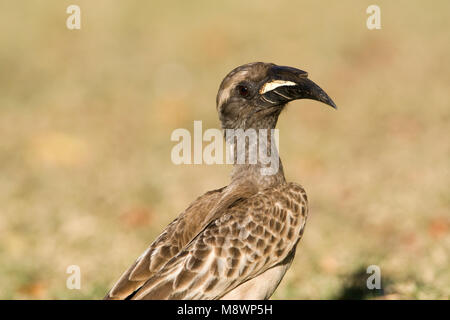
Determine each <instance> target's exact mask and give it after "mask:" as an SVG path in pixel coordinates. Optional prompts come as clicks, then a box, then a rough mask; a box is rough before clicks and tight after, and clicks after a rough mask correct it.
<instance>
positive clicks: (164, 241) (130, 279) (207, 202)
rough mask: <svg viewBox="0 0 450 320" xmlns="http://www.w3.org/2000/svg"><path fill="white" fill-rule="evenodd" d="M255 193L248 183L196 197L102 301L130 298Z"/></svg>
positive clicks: (255, 190) (251, 185)
mask: <svg viewBox="0 0 450 320" xmlns="http://www.w3.org/2000/svg"><path fill="white" fill-rule="evenodd" d="M256 192H257V189H256V188H255V186H254V185H253V184H251V183H242V184H238V185H233V184H231V185H229V186H227V187H224V188H221V189H217V190H213V191H209V192H207V193H205V194H204V195H202V196H201V197H199V198H197V199H196V200H195V201H194V202H193V203H192V204H191V205H190V206H189V207H188V208H187V209H186V210H185V211H184V212H183V213H181V214H180V215H179V216H178V218H176V219H175V220H174V221H172V222H171V223H170V224H169V225H168V226H167V227H166V228H165V230H164V231H163V232H162V233H161V235H160V236H159V237H158V238H157V239H156V240H155V241H154V242H153V243H152V244H151V245H150V246H149V247H148V248H147V250H146V251H145V252H144V253H143V254H142V255H141V256H140V257H139V258H138V259H137V260H136V261H135V262H134V264H133V265H132V266H131V267H130V268H128V270H127V271H125V272H124V273H123V274H122V276H121V277H120V279H119V280H118V281H117V282H116V284H115V285H114V286H113V287H112V289H111V290H110V291H109V292H108V293H107V294H106V296H105V299H127V298H130V297H131V296H133V295H134V293H135V291H137V290H138V289H139V288H140V287H141V286H142V285H143V284H144V283H145V282H146V281H147V280H148V279H149V278H151V277H152V276H153V275H154V274H155V273H156V272H157V271H159V270H160V269H161V268H162V267H163V266H164V265H165V264H166V263H167V262H168V261H169V260H170V259H171V258H173V257H174V256H175V255H176V254H177V253H178V252H179V251H180V250H181V249H183V248H184V247H185V246H186V244H188V243H189V242H190V241H192V239H194V238H195V237H196V236H197V234H198V233H199V232H200V231H201V230H203V229H204V228H205V227H206V226H207V225H208V223H209V222H211V221H212V220H214V219H215V218H216V217H218V216H220V215H221V214H222V212H223V211H224V210H226V209H227V208H228V207H229V206H231V205H233V203H235V202H237V201H242V200H243V199H246V198H248V197H250V196H252V195H253V194H255V193H256Z"/></svg>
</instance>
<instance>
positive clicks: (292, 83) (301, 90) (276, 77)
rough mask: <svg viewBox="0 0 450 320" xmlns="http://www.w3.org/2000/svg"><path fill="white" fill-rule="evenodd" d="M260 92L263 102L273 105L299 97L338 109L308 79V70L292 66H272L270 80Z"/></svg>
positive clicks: (325, 94)
mask: <svg viewBox="0 0 450 320" xmlns="http://www.w3.org/2000/svg"><path fill="white" fill-rule="evenodd" d="M259 94H260V99H261V100H262V102H263V103H265V104H270V105H272V106H273V105H284V104H286V103H288V102H289V101H293V100H298V99H312V100H317V101H320V102H323V103H325V104H327V105H329V106H331V107H333V108H335V109H337V106H336V104H335V103H334V102H333V100H331V98H330V97H329V96H328V94H327V93H326V92H325V91H323V90H322V88H320V87H319V86H318V85H317V84H315V83H314V82H313V81H311V80H310V79H308V73H307V72H305V71H303V70H299V69H295V68H291V67H284V66H273V67H271V68H270V70H269V73H268V80H267V81H265V82H264V83H263V84H262V86H261V87H260V89H259Z"/></svg>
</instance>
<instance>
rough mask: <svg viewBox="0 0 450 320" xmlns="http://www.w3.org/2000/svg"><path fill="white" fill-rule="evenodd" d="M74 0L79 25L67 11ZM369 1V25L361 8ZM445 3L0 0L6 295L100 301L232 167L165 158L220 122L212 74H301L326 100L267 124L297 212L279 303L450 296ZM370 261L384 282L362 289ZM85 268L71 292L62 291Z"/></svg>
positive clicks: (1, 260)
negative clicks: (374, 23) (303, 213)
mask: <svg viewBox="0 0 450 320" xmlns="http://www.w3.org/2000/svg"><path fill="white" fill-rule="evenodd" d="M70 4H77V5H79V6H80V7H81V30H68V29H67V28H66V19H67V17H68V14H66V8H67V6H69V5H70ZM371 4H377V5H379V6H380V8H381V24H382V29H381V30H372V31H371V30H368V29H367V28H366V19H367V17H368V14H366V8H367V7H368V6H369V5H371ZM449 12H450V2H449V1H446V0H442V1H433V2H432V3H431V2H425V1H395V2H394V1H375V2H374V1H372V0H371V1H321V2H320V3H319V2H318V1H270V2H262V1H226V2H221V3H219V2H216V1H148V2H144V1H136V0H134V1H106V0H101V1H87V0H73V1H61V0H58V1H56V0H54V1H39V2H38V1H12V0H10V1H5V0H3V1H1V2H0V172H1V178H0V298H2V299H25V298H30V299H98V298H102V297H103V296H104V294H105V293H106V291H107V290H108V289H109V287H110V286H111V285H112V284H113V283H114V281H116V280H117V279H118V277H119V275H120V274H121V273H122V272H123V271H124V270H125V269H126V268H127V267H128V266H129V265H130V264H131V263H132V262H133V261H134V260H135V259H136V257H137V256H139V255H140V254H141V253H142V251H143V250H144V249H145V248H146V247H147V245H148V244H149V243H150V242H151V241H153V239H154V238H155V237H156V236H157V235H158V234H159V233H160V232H161V230H162V228H163V227H164V226H165V225H167V224H168V223H169V222H170V221H171V220H172V219H174V218H175V217H176V216H177V215H178V214H179V213H180V212H181V211H183V209H184V208H186V207H187V205H188V204H189V203H190V202H191V201H192V200H194V199H195V198H196V197H197V196H199V195H200V194H202V193H204V192H205V191H207V190H210V189H214V188H218V187H221V186H224V185H226V184H228V182H229V172H230V169H231V167H230V166H226V165H223V166H220V165H212V166H208V165H180V166H176V165H174V164H173V163H172V162H171V160H170V151H171V149H172V147H173V146H174V145H175V142H172V141H170V134H171V133H172V131H173V130H174V129H177V128H187V129H189V130H192V128H193V121H194V120H203V128H204V130H205V129H207V128H219V122H218V119H217V114H216V110H215V96H216V93H217V89H218V86H219V83H220V81H221V80H222V78H223V77H224V76H225V75H226V74H227V73H228V72H229V71H230V70H231V69H233V68H234V67H236V66H238V65H241V64H244V63H247V62H252V61H266V62H274V63H277V64H282V65H289V66H293V67H297V68H300V69H303V70H306V71H308V72H309V73H310V77H311V79H313V80H314V81H316V82H317V83H318V84H320V85H321V86H322V88H324V89H325V90H326V91H327V93H328V94H329V95H330V96H331V97H332V98H333V99H334V101H335V102H336V104H337V105H338V106H339V110H337V111H333V110H332V109H330V108H326V107H325V106H323V105H321V104H319V103H318V102H314V101H309V100H302V101H295V102H293V103H291V105H290V106H289V108H288V110H287V111H286V112H284V113H283V114H282V115H281V117H280V121H279V126H278V127H279V129H280V153H281V157H282V159H283V164H284V166H285V173H286V177H287V179H288V180H289V181H296V182H299V183H301V184H302V185H303V186H304V187H305V189H306V190H307V193H308V196H309V199H310V219H309V221H308V226H307V228H306V231H305V234H304V238H303V240H302V242H301V243H300V246H299V247H298V250H297V256H296V258H295V261H294V264H293V267H292V268H291V269H290V271H289V272H288V273H287V275H286V276H285V278H284V281H283V282H282V283H281V285H280V287H279V288H278V290H277V291H276V293H275V295H274V297H273V298H275V299H319V298H328V299H343V298H355V299H365V298H381V299H403V298H413V299H415V298H419V299H429V298H440V299H448V298H449V295H450V272H449V269H450V268H449V255H450V218H449V217H450V215H449V211H450V209H449V208H450V193H449V189H450V175H449V160H450V144H449V132H450V130H449V129H450V108H449V88H450V59H449V57H450V42H449V30H450V20H449V18H448V17H449ZM372 264H375V265H378V266H379V267H380V268H381V273H382V286H383V290H382V291H377V292H372V291H370V292H369V291H368V290H367V289H365V281H366V278H367V277H368V275H367V274H366V273H365V270H366V268H367V266H369V265H372ZM69 265H78V266H80V268H81V274H82V280H81V289H80V290H68V289H67V288H66V279H67V277H68V276H69V275H68V274H66V268H67V267H68V266H69Z"/></svg>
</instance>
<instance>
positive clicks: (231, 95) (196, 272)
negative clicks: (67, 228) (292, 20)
mask: <svg viewBox="0 0 450 320" xmlns="http://www.w3.org/2000/svg"><path fill="white" fill-rule="evenodd" d="M296 99H313V100H317V101H321V102H323V103H325V104H327V105H329V106H331V107H333V108H336V105H335V104H334V102H333V101H332V100H331V98H330V97H329V96H328V95H327V94H326V93H325V92H324V91H323V90H322V89H321V88H320V87H319V86H318V85H316V84H315V83H314V82H312V81H311V80H310V79H308V74H307V73H306V72H304V71H302V70H298V69H295V68H291V67H284V66H278V65H275V64H272V63H263V62H255V63H249V64H245V65H242V66H240V67H238V68H236V69H234V70H232V71H231V72H230V73H229V74H228V75H227V76H226V77H225V79H224V80H223V81H222V83H221V85H220V88H219V92H218V94H217V101H216V102H217V111H218V113H219V118H220V121H221V124H222V128H223V129H244V130H246V129H255V130H258V129H274V128H275V126H276V123H277V120H278V116H279V115H280V112H281V111H282V110H283V108H284V107H285V106H286V104H287V103H288V102H289V101H292V100H296ZM269 131H270V130H269ZM269 143H270V142H269ZM246 147H248V146H246ZM246 151H248V150H247V149H246ZM278 161H279V160H278ZM265 165H267V164H266V163H264V164H263V163H262V162H261V161H259V160H258V161H257V162H256V163H249V162H244V163H240V164H235V165H234V168H233V171H232V175H231V182H230V184H229V185H228V186H226V187H223V188H220V189H217V190H213V191H209V192H207V193H205V194H204V195H202V196H200V197H199V198H197V199H196V200H195V201H194V202H192V203H191V204H190V205H189V207H188V208H187V209H186V210H185V211H184V212H182V213H181V214H180V215H179V216H178V217H177V218H176V219H175V220H174V221H172V222H171V223H170V224H169V225H168V226H167V227H166V228H165V229H164V231H163V232H162V233H161V235H160V236H158V237H157V238H156V240H155V241H153V243H152V244H150V246H149V247H148V248H147V250H145V252H144V253H143V254H142V255H141V256H140V257H139V258H138V259H137V260H136V261H135V262H134V263H133V264H132V265H131V267H130V268H129V269H128V270H127V271H125V273H123V274H122V276H121V277H120V279H119V280H118V281H117V282H116V284H115V285H114V286H113V287H112V289H111V290H110V291H109V292H108V293H107V295H106V297H105V299H268V298H270V296H271V295H272V294H273V292H274V291H275V289H276V288H277V286H278V285H279V283H280V281H281V279H282V278H283V276H284V274H285V273H286V271H287V269H288V268H289V266H290V265H291V263H292V260H293V258H294V255H295V250H296V247H297V243H298V241H299V240H300V238H301V237H302V234H303V231H304V228H305V223H306V218H307V214H308V204H307V197H306V193H305V191H304V189H303V188H302V187H301V186H300V185H299V184H296V183H293V182H286V179H285V177H284V173H283V167H282V166H281V161H279V167H278V170H277V172H276V173H274V174H271V175H268V174H262V171H261V170H260V169H261V168H262V167H264V166H265Z"/></svg>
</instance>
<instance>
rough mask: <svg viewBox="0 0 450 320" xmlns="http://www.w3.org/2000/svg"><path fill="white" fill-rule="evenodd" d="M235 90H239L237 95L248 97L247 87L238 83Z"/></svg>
mask: <svg viewBox="0 0 450 320" xmlns="http://www.w3.org/2000/svg"><path fill="white" fill-rule="evenodd" d="M237 90H238V92H239V95H240V96H241V97H244V98H246V97H248V95H249V94H250V92H249V90H248V87H247V86H244V85H238V87H237Z"/></svg>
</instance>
